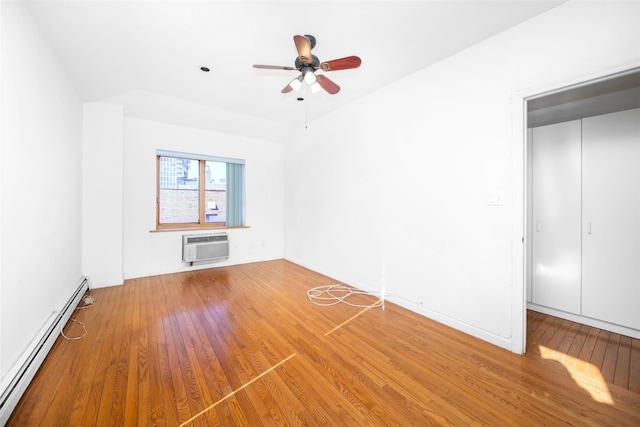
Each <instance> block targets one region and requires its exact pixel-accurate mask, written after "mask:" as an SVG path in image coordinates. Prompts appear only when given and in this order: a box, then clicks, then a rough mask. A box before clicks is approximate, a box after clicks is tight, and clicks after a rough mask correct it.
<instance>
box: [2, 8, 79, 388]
mask: <svg viewBox="0 0 640 427" xmlns="http://www.w3.org/2000/svg"><path fill="white" fill-rule="evenodd" d="M0 7H2V61H1V62H2V96H1V98H2V101H1V102H2V156H1V157H2V169H1V178H2V190H1V192H2V215H1V218H2V223H1V225H0V228H1V233H2V258H1V282H0V287H1V289H2V301H1V303H0V304H1V310H0V318H1V319H2V322H1V323H2V329H1V330H0V345H1V349H0V375H1V377H2V378H3V380H4V379H6V378H7V377H9V376H10V374H9V372H10V371H11V367H12V365H14V364H15V363H16V361H18V359H19V358H20V356H21V354H22V353H23V351H24V350H25V349H26V348H27V347H28V345H29V343H30V341H31V340H32V339H33V338H34V337H35V336H36V335H37V333H38V331H39V330H40V328H41V327H42V326H43V324H44V323H45V322H46V321H47V319H48V318H49V317H50V316H51V315H52V314H53V312H54V311H56V310H60V309H61V308H62V307H63V305H64V303H65V302H66V301H67V299H68V298H69V297H70V296H71V292H72V291H73V290H75V287H76V286H77V284H78V279H79V278H80V275H81V262H82V258H81V223H80V221H81V218H80V215H81V179H82V176H81V172H82V170H81V127H82V104H81V103H80V101H79V99H78V97H77V96H76V93H75V91H74V89H73V88H72V86H71V84H70V82H69V80H68V78H67V76H66V75H65V73H64V71H63V70H62V68H61V67H60V65H59V63H58V61H57V59H56V58H55V56H54V55H53V53H52V52H51V50H50V49H49V47H48V45H47V43H46V41H45V40H44V39H43V38H42V36H41V34H40V32H39V31H38V29H37V27H36V26H35V24H34V22H33V21H32V19H31V16H30V14H29V12H28V11H27V10H26V7H25V5H24V3H22V2H2V3H1V5H0Z"/></svg>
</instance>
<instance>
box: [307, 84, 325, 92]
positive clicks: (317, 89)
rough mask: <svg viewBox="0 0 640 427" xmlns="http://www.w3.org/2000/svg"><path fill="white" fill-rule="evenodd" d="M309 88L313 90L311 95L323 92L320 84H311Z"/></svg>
mask: <svg viewBox="0 0 640 427" xmlns="http://www.w3.org/2000/svg"><path fill="white" fill-rule="evenodd" d="M309 87H310V88H311V93H318V92H320V91H321V90H322V86H320V84H319V83H318V82H315V83H312V84H310V85H309Z"/></svg>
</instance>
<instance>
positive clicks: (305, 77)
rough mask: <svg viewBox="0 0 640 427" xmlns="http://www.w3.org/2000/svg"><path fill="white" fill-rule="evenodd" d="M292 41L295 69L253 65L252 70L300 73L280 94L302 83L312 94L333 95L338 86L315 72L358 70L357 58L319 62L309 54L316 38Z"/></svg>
mask: <svg viewBox="0 0 640 427" xmlns="http://www.w3.org/2000/svg"><path fill="white" fill-rule="evenodd" d="M293 41H294V43H295V45H296V50H297V51H298V57H297V58H296V60H295V64H294V65H295V67H285V66H279V65H261V64H254V65H253V67H254V68H266V69H269V70H287V71H295V70H298V71H300V75H299V76H298V77H296V78H294V79H293V80H291V81H290V82H289V84H288V85H286V86H285V87H284V89H282V91H281V92H282V93H289V92H291V91H292V90H298V89H299V88H300V86H302V83H303V82H304V83H307V84H308V85H309V87H310V88H311V91H312V92H314V93H315V92H318V91H319V90H320V89H324V90H325V91H326V92H327V93H329V94H331V95H335V94H336V93H338V92H340V86H338V85H337V84H335V83H334V82H333V81H331V80H329V79H328V78H327V77H326V76H324V75H322V74H319V75H318V74H316V71H319V70H322V71H325V72H327V71H338V70H348V69H350V68H358V67H359V66H360V64H361V63H362V61H361V60H360V58H358V57H357V56H347V57H345V58H340V59H334V60H331V61H326V62H320V60H319V59H318V57H317V56H315V55H313V54H312V53H311V49H313V48H314V47H315V45H316V38H315V37H314V36H310V35H308V34H306V35H304V36H299V35H296V36H293Z"/></svg>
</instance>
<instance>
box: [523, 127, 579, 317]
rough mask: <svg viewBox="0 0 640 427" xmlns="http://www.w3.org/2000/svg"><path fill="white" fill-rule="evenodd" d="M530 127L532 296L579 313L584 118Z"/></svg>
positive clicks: (533, 300)
mask: <svg viewBox="0 0 640 427" xmlns="http://www.w3.org/2000/svg"><path fill="white" fill-rule="evenodd" d="M532 133H533V137H532V139H533V153H532V156H533V165H532V182H533V185H532V200H533V201H532V205H533V213H532V220H533V222H532V228H533V230H532V246H533V248H532V265H531V301H532V302H533V303H535V304H539V305H544V306H547V307H551V308H555V309H558V310H562V311H566V312H570V313H574V314H580V274H581V268H580V263H581V241H580V240H581V235H580V233H581V224H580V215H581V192H580V187H581V164H580V159H581V127H580V120H575V121H572V122H565V123H559V124H554V125H549V126H541V127H538V128H534V129H533V132H532Z"/></svg>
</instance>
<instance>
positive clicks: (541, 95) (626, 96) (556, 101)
mask: <svg viewBox="0 0 640 427" xmlns="http://www.w3.org/2000/svg"><path fill="white" fill-rule="evenodd" d="M512 101H513V104H512V109H513V111H514V141H515V142H516V143H517V144H518V145H517V147H514V164H513V166H514V168H513V169H514V178H516V182H515V185H516V187H515V194H514V200H520V197H522V199H521V200H522V201H523V203H522V206H521V210H520V209H518V207H516V206H514V224H515V225H516V228H515V230H516V232H515V233H514V240H513V247H514V255H516V256H514V264H513V267H514V268H513V271H514V283H521V284H522V286H521V288H519V289H520V290H521V291H522V292H521V293H520V292H518V291H517V290H516V292H514V298H513V313H514V318H513V322H514V323H513V330H514V331H516V332H517V331H521V334H522V335H521V337H519V336H518V334H517V333H514V337H513V341H512V345H513V348H512V351H513V352H515V353H524V352H525V351H526V337H527V335H526V334H527V320H526V318H527V306H528V302H529V301H530V299H531V293H530V290H531V286H530V285H531V282H530V279H531V255H532V247H531V241H532V239H531V236H532V211H531V208H532V203H531V159H532V152H531V148H532V144H531V134H530V130H529V129H530V128H534V127H541V126H546V125H552V124H556V123H563V122H569V121H572V120H579V119H582V118H585V117H592V116H598V115H604V114H608V113H615V112H618V111H624V110H630V109H635V108H640V66H638V65H636V66H635V67H631V68H626V69H619V70H612V71H609V72H607V73H602V74H600V75H598V76H595V77H593V78H590V79H583V80H582V81H577V82H571V83H567V84H564V85H561V86H556V87H552V88H548V89H546V90H538V91H535V92H534V91H530V92H529V93H519V94H516V95H514V97H513V99H512ZM520 155H521V156H520ZM519 177H520V179H522V181H518V180H517V178H519ZM519 184H521V185H519ZM519 192H521V193H519ZM518 224H521V226H522V229H521V233H518V232H517V231H518V228H517V227H518ZM517 236H522V237H523V238H522V239H520V238H519V237H517ZM518 255H522V258H520V257H519V256H518Z"/></svg>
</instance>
